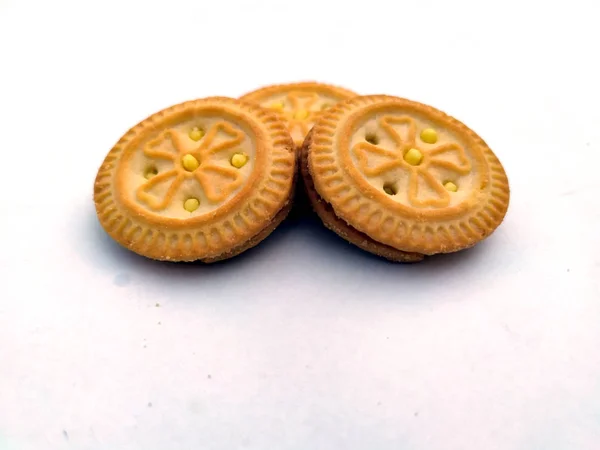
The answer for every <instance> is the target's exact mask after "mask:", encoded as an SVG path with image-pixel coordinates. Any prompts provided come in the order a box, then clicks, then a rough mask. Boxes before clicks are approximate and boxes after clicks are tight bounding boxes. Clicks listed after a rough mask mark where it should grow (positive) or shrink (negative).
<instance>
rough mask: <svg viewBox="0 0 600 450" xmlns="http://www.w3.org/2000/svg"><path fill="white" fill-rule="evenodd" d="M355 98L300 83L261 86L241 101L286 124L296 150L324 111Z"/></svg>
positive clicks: (342, 91)
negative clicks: (275, 113)
mask: <svg viewBox="0 0 600 450" xmlns="http://www.w3.org/2000/svg"><path fill="white" fill-rule="evenodd" d="M356 95H357V94H356V93H354V92H352V91H349V90H347V89H344V88H341V87H337V86H333V85H330V84H325V83H314V82H303V83H288V84H278V85H272V86H266V87H262V88H260V89H257V90H255V91H252V92H249V93H247V94H245V95H244V96H242V97H241V100H244V101H248V102H252V103H256V104H258V105H260V106H261V107H263V108H268V109H271V110H272V111H275V112H277V113H278V114H279V115H280V116H281V117H282V118H283V119H284V120H285V121H286V123H287V125H288V130H289V131H290V134H291V135H292V138H293V139H294V143H295V144H296V146H298V147H300V146H301V145H302V142H303V141H304V138H305V137H306V135H307V134H308V132H309V131H310V129H311V128H312V126H313V125H314V123H315V122H316V120H317V119H318V118H319V117H320V116H321V115H322V114H323V113H324V112H325V111H326V110H327V109H329V108H331V107H332V106H333V105H335V104H336V103H338V102H340V101H342V100H346V99H349V98H352V97H355V96H356Z"/></svg>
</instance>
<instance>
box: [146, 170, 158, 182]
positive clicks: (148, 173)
mask: <svg viewBox="0 0 600 450" xmlns="http://www.w3.org/2000/svg"><path fill="white" fill-rule="evenodd" d="M156 175H158V169H157V168H156V167H148V168H147V169H146V170H145V172H144V178H146V179H147V180H149V179H150V178H152V177H154V176H156Z"/></svg>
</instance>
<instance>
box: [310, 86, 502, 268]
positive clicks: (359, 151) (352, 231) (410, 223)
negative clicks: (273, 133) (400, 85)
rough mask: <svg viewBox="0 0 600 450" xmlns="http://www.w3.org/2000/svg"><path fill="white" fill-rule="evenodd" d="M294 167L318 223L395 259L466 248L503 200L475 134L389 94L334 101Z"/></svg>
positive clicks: (495, 222)
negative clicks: (299, 166)
mask: <svg viewBox="0 0 600 450" xmlns="http://www.w3.org/2000/svg"><path fill="white" fill-rule="evenodd" d="M302 166H303V167H302V174H303V178H304V180H305V186H306V190H307V193H308V196H309V198H310V200H311V203H312V206H313V208H314V209H315V210H316V212H317V213H318V214H319V216H320V217H321V219H322V220H323V221H324V222H325V224H326V225H327V226H328V227H329V228H331V229H333V231H335V232H336V233H338V234H339V235H341V236H342V237H344V238H346V239H347V240H349V241H350V242H353V243H354V244H356V245H358V246H359V247H361V248H363V249H364V250H367V251H370V252H372V253H375V254H378V255H380V256H383V257H386V258H388V259H391V260H395V261H417V260H419V259H420V258H422V256H423V255H433V254H437V253H450V252H455V251H459V250H462V249H465V248H468V247H471V246H473V245H475V244H477V243H478V242H480V241H481V240H483V239H485V238H486V237H488V236H489V235H490V234H492V232H493V231H494V230H495V229H496V228H497V227H498V226H499V225H500V223H501V222H502V221H503V219H504V216H505V215H506V211H507V209H508V204H509V197H510V191H509V184H508V179H507V176H506V173H505V171H504V168H503V167H502V164H501V163H500V161H499V160H498V158H497V157H496V155H494V153H493V152H492V150H491V149H490V148H489V147H488V145H487V144H486V143H485V142H484V141H483V140H482V139H481V138H480V137H479V136H478V135H477V134H475V132H473V131H472V130H471V129H469V128H468V127H467V126H466V125H464V124H462V123H461V122H459V121H458V120H456V119H454V118H452V117H450V116H448V115H446V114H445V113H443V112H441V111H439V110H437V109H435V108H433V107H431V106H427V105H424V104H421V103H417V102H414V101H410V100H406V99H402V98H397V97H391V96H384V95H372V96H361V97H355V98H353V99H350V100H347V101H344V102H341V103H339V104H337V105H336V106H335V107H333V108H332V109H331V110H329V111H328V112H327V113H326V114H324V115H323V116H322V117H321V118H320V119H319V120H318V121H317V123H316V124H315V126H314V128H313V129H312V131H311V133H310V135H309V136H308V137H307V139H306V140H305V143H304V145H303V148H302ZM393 250H396V251H397V252H396V253H391V252H392V251H393ZM398 251H399V252H405V253H398Z"/></svg>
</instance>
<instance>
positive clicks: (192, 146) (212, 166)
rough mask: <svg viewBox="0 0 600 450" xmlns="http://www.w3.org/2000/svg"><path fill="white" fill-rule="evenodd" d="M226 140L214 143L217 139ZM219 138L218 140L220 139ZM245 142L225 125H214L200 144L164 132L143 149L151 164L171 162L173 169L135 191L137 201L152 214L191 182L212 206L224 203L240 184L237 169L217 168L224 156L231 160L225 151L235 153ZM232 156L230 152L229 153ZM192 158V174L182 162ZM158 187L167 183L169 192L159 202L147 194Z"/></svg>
mask: <svg viewBox="0 0 600 450" xmlns="http://www.w3.org/2000/svg"><path fill="white" fill-rule="evenodd" d="M223 134H224V135H225V136H227V138H225V139H222V138H220V139H217V137H218V136H219V135H220V136H222V135H223ZM220 136H219V137H220ZM243 140H244V133H242V132H241V131H240V130H238V129H236V128H234V127H233V126H232V125H230V124H229V123H227V122H217V123H215V124H213V125H212V126H211V127H210V129H209V130H208V132H207V133H206V135H205V136H204V137H203V138H202V139H200V141H199V142H197V143H196V142H195V141H193V140H191V139H190V138H189V137H188V136H187V135H185V134H183V133H181V132H179V131H177V130H173V129H170V130H166V131H164V132H162V133H160V134H159V136H158V137H157V138H155V139H153V140H151V141H150V142H148V143H147V144H146V145H145V146H144V150H143V151H144V155H145V156H146V157H147V158H148V159H150V160H151V161H152V160H160V159H162V160H168V161H172V162H173V168H172V169H170V170H167V171H165V172H161V173H158V174H157V175H155V176H154V177H152V178H150V179H149V180H148V181H146V182H145V183H143V184H142V185H141V186H140V187H139V188H138V189H137V197H138V199H139V200H141V201H143V202H144V203H146V204H147V205H148V206H149V207H150V208H152V209H155V210H161V209H165V208H166V207H168V206H169V204H170V203H171V201H172V200H173V197H174V196H175V194H176V193H177V191H178V190H179V189H180V187H181V185H182V184H183V182H184V181H185V180H186V179H188V178H192V179H195V180H196V181H197V182H198V183H199V184H200V186H201V188H202V190H203V191H204V194H205V196H206V198H207V199H208V200H209V201H210V202H212V203H218V202H220V201H223V200H225V199H226V198H227V197H228V196H229V195H230V194H231V193H232V192H233V191H235V189H237V188H238V187H239V186H240V184H241V183H242V181H243V178H242V174H241V173H240V170H239V169H236V168H234V167H230V166H223V165H220V164H218V161H219V160H223V159H224V156H225V157H226V158H227V157H228V156H230V155H229V154H228V153H224V152H227V151H228V150H231V149H234V148H235V147H236V146H238V145H240V144H241V143H242V141H243ZM230 153H231V152H230ZM186 155H192V156H193V157H194V158H195V159H196V160H197V161H198V165H197V167H196V168H195V169H194V170H189V169H186V168H185V167H184V166H183V164H182V159H183V157H184V156H186ZM161 183H167V185H168V188H167V189H166V192H165V194H164V195H163V196H162V197H161V198H157V197H156V196H155V195H152V194H151V193H150V191H151V190H152V189H153V188H156V187H157V186H158V185H159V184H161Z"/></svg>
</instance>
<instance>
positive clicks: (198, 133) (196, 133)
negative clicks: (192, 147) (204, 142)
mask: <svg viewBox="0 0 600 450" xmlns="http://www.w3.org/2000/svg"><path fill="white" fill-rule="evenodd" d="M188 136H189V137H190V139H191V140H192V141H199V140H200V139H202V136H204V130H201V129H200V128H198V127H194V128H192V129H191V130H190V133H189V134H188Z"/></svg>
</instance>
